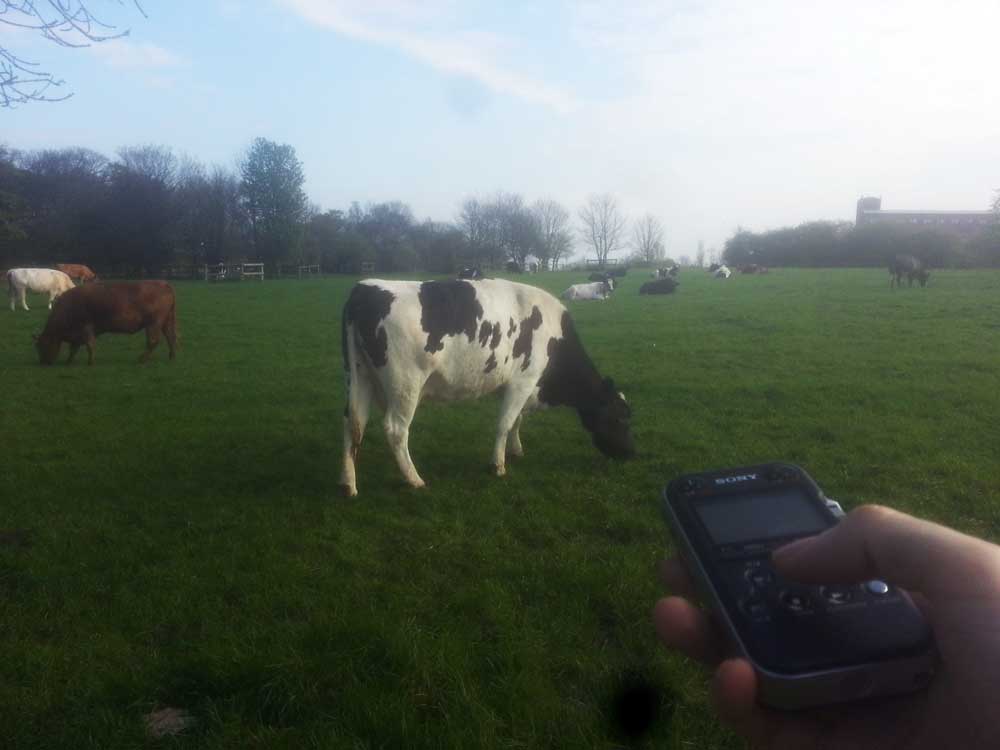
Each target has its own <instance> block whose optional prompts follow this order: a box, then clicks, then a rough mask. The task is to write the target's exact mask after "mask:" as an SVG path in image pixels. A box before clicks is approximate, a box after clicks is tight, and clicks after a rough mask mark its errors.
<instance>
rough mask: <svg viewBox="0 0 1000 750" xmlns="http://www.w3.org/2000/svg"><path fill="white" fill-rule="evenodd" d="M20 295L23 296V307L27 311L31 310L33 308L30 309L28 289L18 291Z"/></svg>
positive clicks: (23, 287)
mask: <svg viewBox="0 0 1000 750" xmlns="http://www.w3.org/2000/svg"><path fill="white" fill-rule="evenodd" d="M18 294H19V295H20V296H21V307H23V308H24V309H25V310H30V309H31V308H30V307H28V287H26V286H22V287H21V288H20V289H19V290H18Z"/></svg>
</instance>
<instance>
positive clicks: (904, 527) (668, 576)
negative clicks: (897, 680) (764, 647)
mask: <svg viewBox="0 0 1000 750" xmlns="http://www.w3.org/2000/svg"><path fill="white" fill-rule="evenodd" d="M773 563H774V566H775V569H776V570H777V571H778V573H779V574H780V575H781V576H783V577H785V578H788V579H790V580H795V581H800V582H802V583H855V582H860V581H865V580H870V579H872V578H879V579H884V580H887V581H891V582H892V583H894V584H896V585H898V586H901V587H902V588H904V589H906V590H907V591H909V592H910V593H911V594H912V595H913V598H914V601H915V602H916V603H917V605H918V606H919V607H920V608H921V610H922V611H923V612H924V615H925V616H926V617H927V618H928V622H929V623H930V625H931V628H932V630H933V631H934V637H935V640H936V642H937V648H938V652H939V654H940V657H941V663H940V665H939V668H938V673H937V675H936V676H935V678H934V680H933V681H932V682H931V684H930V686H929V687H928V689H927V690H926V691H922V692H918V693H913V694H910V695H906V696H901V697H896V698H891V699H885V700H881V701H878V702H873V703H866V704H862V703H855V704H840V705H835V706H829V707H824V708H817V709H810V710H808V711H797V712H786V711H778V710H774V709H769V708H765V707H762V706H760V705H758V704H757V702H756V697H757V678H756V675H755V674H754V671H753V668H752V667H751V666H750V663H749V662H748V661H746V660H745V659H740V658H731V659H725V658H724V653H723V648H724V643H723V642H722V640H721V634H720V633H719V631H717V630H716V627H715V625H714V623H713V622H712V621H711V618H710V616H709V615H708V614H707V613H706V612H705V611H704V610H701V609H699V608H698V607H696V606H695V605H694V604H693V603H692V601H691V600H692V599H693V597H694V596H695V593H696V592H695V590H694V586H693V583H692V581H691V579H690V578H689V577H688V575H687V573H686V572H685V570H684V568H683V566H682V565H681V564H680V562H679V561H677V560H668V561H665V562H664V563H663V565H662V567H661V575H662V578H663V580H664V583H665V584H666V586H667V588H668V589H669V590H671V591H672V592H673V593H675V594H676V595H675V596H668V597H667V598H665V599H661V600H660V601H659V602H657V604H656V607H655V609H654V611H653V620H654V623H655V625H656V631H657V633H658V634H659V636H660V639H661V640H662V641H663V643H664V644H665V645H666V646H667V647H668V648H672V649H676V650H678V651H681V652H683V653H685V654H687V655H688V656H690V657H692V658H695V659H698V660H700V661H702V662H705V663H706V664H709V665H711V666H714V667H715V675H714V678H713V681H712V697H713V702H714V704H715V708H716V711H717V712H718V714H719V717H720V718H721V719H722V721H723V722H724V723H725V724H727V725H728V726H729V727H730V728H732V729H733V730H734V731H735V732H736V733H737V734H740V735H742V736H743V737H745V738H747V739H748V740H750V742H751V743H752V744H753V745H754V746H758V747H763V748H774V749H775V750H782V749H785V748H787V749H788V750H793V749H794V750H801V749H803V748H813V747H822V748H828V749H829V750H835V749H839V748H845V750H846V749H847V748H850V749H851V750H864V749H865V748H873V749H875V748H878V749H879V750H882V748H918V749H921V750H922V749H924V748H926V749H927V750H930V749H931V748H934V749H940V748H963V749H968V750H978V748H997V747H1000V717H998V716H997V715H996V713H995V712H996V709H995V707H994V706H995V703H996V696H997V695H1000V547H997V546H996V545H993V544H990V543H988V542H985V541H983V540H980V539H976V538H974V537H970V536H966V535H965V534H960V533H959V532H957V531H953V530H952V529H948V528H946V527H944V526H939V525H937V524H933V523H930V522H928V521H921V520H919V519H916V518H913V517H912V516H907V515H904V514H902V513H898V512H896V511H893V510H890V509H888V508H883V507H879V506H865V507H862V508H859V509H857V510H855V511H853V512H851V513H849V514H848V515H847V516H846V517H845V518H844V520H843V521H841V522H840V524H838V525H837V526H836V527H834V528H832V529H830V530H828V531H826V532H824V533H823V534H819V535H817V536H815V537H811V538H808V539H802V540H799V541H796V542H793V543H792V544H789V545H786V546H785V547H782V548H781V549H779V550H776V551H775V552H774V554H773Z"/></svg>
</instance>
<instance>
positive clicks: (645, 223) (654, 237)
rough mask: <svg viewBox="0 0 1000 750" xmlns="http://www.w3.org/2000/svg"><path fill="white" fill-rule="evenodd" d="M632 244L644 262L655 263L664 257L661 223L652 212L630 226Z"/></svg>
mask: <svg viewBox="0 0 1000 750" xmlns="http://www.w3.org/2000/svg"><path fill="white" fill-rule="evenodd" d="M632 244H633V245H634V247H635V250H636V253H638V255H639V257H640V258H642V260H643V261H644V262H646V263H650V264H652V263H656V262H657V261H660V260H663V259H664V258H665V257H666V250H665V249H664V246H663V225H662V224H660V220H659V219H657V218H656V217H655V216H653V214H646V215H645V216H643V217H642V218H641V219H639V220H638V221H637V222H636V223H635V226H634V227H633V228H632Z"/></svg>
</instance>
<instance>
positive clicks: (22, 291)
mask: <svg viewBox="0 0 1000 750" xmlns="http://www.w3.org/2000/svg"><path fill="white" fill-rule="evenodd" d="M73 288H74V285H73V279H71V278H70V277H69V276H67V275H66V274H64V273H63V272H62V271H55V270H53V269H51V268H12V269H10V270H9V271H8V272H7V294H8V295H9V296H10V309H11V310H14V302H15V300H18V299H19V300H20V301H21V307H23V308H24V309H25V310H30V309H31V308H29V307H28V298H27V296H28V292H29V291H32V292H35V293H36V294H48V295H49V309H50V310H51V309H52V303H53V301H55V300H56V299H57V298H58V297H59V295H61V294H64V293H66V292H68V291H69V290H70V289H73Z"/></svg>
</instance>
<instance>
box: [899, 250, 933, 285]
mask: <svg viewBox="0 0 1000 750" xmlns="http://www.w3.org/2000/svg"><path fill="white" fill-rule="evenodd" d="M930 275H931V272H930V271H929V270H927V266H926V265H924V262H923V261H922V260H920V259H919V258H915V257H913V256H912V255H897V256H895V257H894V258H893V259H892V260H890V261H889V288H890V289H891V288H892V287H893V285H895V286H899V285H900V284H902V283H903V277H904V276H906V280H907V282H908V285H909V286H913V280H914V279H916V280H917V281H919V282H920V286H927V279H929V278H930Z"/></svg>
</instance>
